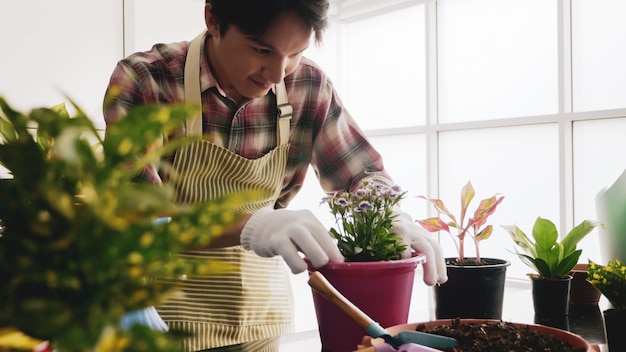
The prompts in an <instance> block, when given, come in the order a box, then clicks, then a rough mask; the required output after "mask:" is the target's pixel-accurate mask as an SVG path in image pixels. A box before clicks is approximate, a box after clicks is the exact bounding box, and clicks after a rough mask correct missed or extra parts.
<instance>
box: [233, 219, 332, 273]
mask: <svg viewBox="0 0 626 352" xmlns="http://www.w3.org/2000/svg"><path fill="white" fill-rule="evenodd" d="M241 245H242V246H243V248H245V249H247V250H253V251H254V252H255V253H256V254H258V255H259V256H261V257H273V256H275V255H280V256H282V257H283V259H284V260H285V262H286V263H287V265H288V266H289V268H291V271H292V272H293V273H294V274H298V273H301V272H303V271H305V270H306V269H307V265H306V263H305V261H304V260H303V259H302V257H300V255H299V254H298V252H302V253H304V255H305V256H306V257H307V259H309V260H310V261H311V264H313V266H314V267H316V268H319V267H321V266H324V265H326V263H328V262H329V261H333V262H343V261H344V258H343V256H342V255H341V252H339V248H337V244H336V243H335V241H334V239H333V238H332V237H331V235H330V234H329V233H328V230H327V229H326V228H324V225H322V223H321V222H320V221H319V220H318V219H317V218H316V217H315V215H313V213H312V212H311V211H310V210H287V209H276V210H274V209H270V208H263V209H261V210H259V211H257V212H255V213H254V214H252V216H251V217H250V219H249V220H248V222H247V223H246V225H245V226H244V228H243V230H242V231H241Z"/></svg>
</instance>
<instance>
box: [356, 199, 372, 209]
mask: <svg viewBox="0 0 626 352" xmlns="http://www.w3.org/2000/svg"><path fill="white" fill-rule="evenodd" d="M372 209H374V207H373V206H372V204H371V203H370V202H368V201H366V200H364V201H361V203H359V207H358V208H357V209H356V211H359V212H363V211H368V210H372Z"/></svg>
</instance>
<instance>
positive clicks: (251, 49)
mask: <svg viewBox="0 0 626 352" xmlns="http://www.w3.org/2000/svg"><path fill="white" fill-rule="evenodd" d="M207 7H208V6H207ZM206 22H207V28H208V30H209V33H210V34H211V35H212V37H211V38H209V39H208V40H207V52H208V58H209V63H210V65H211V68H212V70H213V73H214V75H215V77H216V79H217V81H218V83H219V85H220V87H221V88H222V89H223V90H224V91H225V92H226V94H227V95H228V96H229V97H230V98H232V99H234V100H236V101H241V100H242V99H243V98H250V99H252V98H258V97H262V96H265V95H266V94H267V92H268V91H269V90H270V89H271V88H272V87H273V86H274V84H276V83H279V82H281V81H282V80H283V78H284V77H285V76H287V75H289V74H291V73H292V72H293V71H294V70H295V69H296V67H297V66H298V64H299V63H300V59H301V57H302V52H303V51H304V50H305V49H306V48H307V47H308V46H309V43H310V41H311V35H312V33H313V29H312V28H311V26H309V25H308V24H307V23H305V22H304V21H303V20H301V19H300V17H298V16H297V15H296V14H294V13H291V12H288V13H285V14H283V15H281V16H280V17H278V18H277V20H276V21H275V22H274V23H273V24H272V25H271V26H270V27H269V28H268V30H267V32H266V33H265V34H264V35H263V36H261V37H250V36H246V35H245V34H244V33H242V32H241V31H240V30H239V28H238V27H236V26H230V28H229V29H228V30H227V31H226V33H225V34H224V35H223V36H221V35H220V33H219V28H218V27H219V22H218V20H217V19H216V18H215V17H213V16H212V14H211V13H210V8H208V9H207V20H206Z"/></svg>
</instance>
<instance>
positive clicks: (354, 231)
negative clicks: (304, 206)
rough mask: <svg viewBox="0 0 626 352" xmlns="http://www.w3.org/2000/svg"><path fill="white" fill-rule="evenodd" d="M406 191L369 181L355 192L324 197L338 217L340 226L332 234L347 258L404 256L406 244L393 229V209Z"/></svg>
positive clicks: (362, 259) (366, 260)
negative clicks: (391, 229)
mask: <svg viewBox="0 0 626 352" xmlns="http://www.w3.org/2000/svg"><path fill="white" fill-rule="evenodd" d="M405 195H406V192H401V191H400V188H399V187H397V186H394V187H388V186H386V185H384V184H382V183H378V182H375V181H367V182H366V183H365V184H364V185H363V187H361V188H359V189H357V190H356V191H354V192H341V193H336V194H333V195H331V196H329V197H326V198H324V200H323V201H324V202H326V203H327V204H328V206H329V207H330V211H331V213H332V214H333V216H334V217H335V221H336V223H337V227H336V228H331V229H330V233H331V234H332V235H333V237H334V238H335V239H337V245H338V247H339V250H340V251H341V253H342V254H343V256H344V258H345V259H346V261H349V262H371V261H381V260H394V259H400V258H401V257H402V252H403V251H404V250H405V249H406V246H405V245H403V244H402V242H401V241H400V239H399V238H398V237H397V236H396V235H395V234H394V233H393V232H391V231H390V228H391V225H392V222H393V220H394V218H395V217H396V215H394V212H393V208H394V206H396V205H397V204H398V203H399V202H400V200H401V199H402V198H404V196H405Z"/></svg>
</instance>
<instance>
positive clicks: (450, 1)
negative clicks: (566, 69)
mask: <svg viewBox="0 0 626 352" xmlns="http://www.w3.org/2000/svg"><path fill="white" fill-rule="evenodd" d="M556 5H557V2H556V1H546V0H440V1H439V2H438V26H439V32H438V36H439V37H438V40H439V42H438V46H439V114H440V117H439V118H440V120H439V121H440V122H442V123H443V122H464V121H470V120H484V119H491V118H503V117H516V116H529V115H542V114H552V113H556V112H557V110H558V70H557V62H558V48H557V12H556V10H557V6H556Z"/></svg>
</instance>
